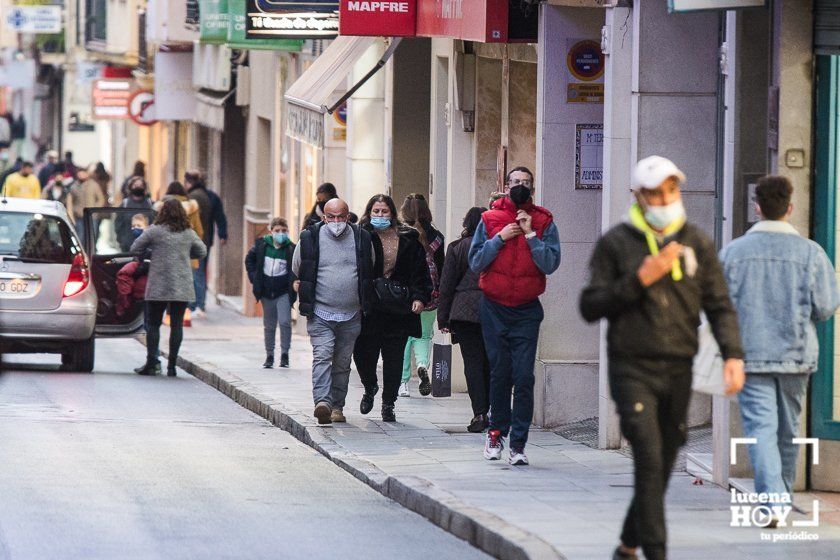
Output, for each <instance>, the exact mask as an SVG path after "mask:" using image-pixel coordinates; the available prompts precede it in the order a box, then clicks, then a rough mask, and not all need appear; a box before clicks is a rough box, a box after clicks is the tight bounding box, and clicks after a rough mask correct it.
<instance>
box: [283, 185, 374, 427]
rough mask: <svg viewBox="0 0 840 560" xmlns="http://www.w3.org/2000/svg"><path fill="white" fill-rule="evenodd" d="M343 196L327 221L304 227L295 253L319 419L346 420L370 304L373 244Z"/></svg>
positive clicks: (326, 216)
mask: <svg viewBox="0 0 840 560" xmlns="http://www.w3.org/2000/svg"><path fill="white" fill-rule="evenodd" d="M349 215H350V209H349V208H348V206H347V203H346V202H344V201H343V200H341V199H338V198H336V199H333V200H330V201H329V202H328V203H327V205H326V206H325V207H324V221H323V222H321V223H319V224H316V225H314V226H311V227H309V228H307V229H306V230H304V231H303V233H301V236H300V243H298V246H297V247H296V248H295V253H294V256H293V257H292V272H293V273H294V275H295V277H296V278H297V280H296V282H295V289H297V290H298V293H299V298H300V304H299V308H300V313H301V315H304V316H305V317H306V318H307V324H306V330H307V332H308V333H309V337H310V340H311V343H312V397H313V400H314V402H315V417H316V418H317V419H318V423H319V424H331V423H332V422H346V419H345V417H344V412H343V409H344V401H345V398H346V397H347V386H348V384H349V382H350V360H351V359H352V357H353V346H354V345H355V343H356V338H357V337H358V336H359V332H360V331H361V328H362V315H363V314H364V313H365V310H366V309H367V308H368V306H369V305H370V297H369V295H368V294H369V293H370V286H371V285H372V282H373V245H372V243H371V238H370V234H369V233H368V232H367V231H365V230H363V229H361V228H359V227H358V226H356V225H353V224H349V223H348V218H349Z"/></svg>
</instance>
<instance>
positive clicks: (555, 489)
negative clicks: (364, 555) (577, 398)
mask: <svg viewBox="0 0 840 560" xmlns="http://www.w3.org/2000/svg"><path fill="white" fill-rule="evenodd" d="M185 332H186V335H185V342H184V344H183V346H182V350H181V362H180V365H181V366H182V367H184V368H185V369H186V370H187V371H189V372H190V373H192V374H193V375H195V376H196V377H199V378H200V379H202V380H204V381H205V382H207V383H208V384H210V385H212V386H214V387H216V388H217V389H219V390H220V391H222V392H224V393H225V394H227V395H228V396H230V397H231V398H233V399H234V400H236V401H237V402H239V403H240V404H241V405H242V406H245V407H247V408H249V409H251V410H253V411H254V412H256V413H257V414H259V415H261V416H264V417H266V418H268V419H269V420H270V421H271V422H273V423H274V424H275V425H277V426H279V427H281V428H282V429H285V430H287V431H289V432H291V433H292V434H293V435H295V437H297V438H299V439H301V440H302V441H304V442H306V443H308V444H309V445H312V446H313V447H315V448H316V449H318V450H319V451H321V452H322V453H324V454H325V455H327V456H328V457H330V458H331V459H332V460H333V461H334V462H335V463H337V464H338V465H340V466H342V467H343V468H345V469H346V470H348V471H349V472H351V473H353V474H354V475H355V476H356V477H357V478H359V479H361V480H363V481H365V482H366V483H368V484H370V485H371V486H372V487H374V488H376V489H377V490H379V491H380V492H382V493H383V494H385V495H386V496H389V497H391V498H393V499H395V500H396V501H398V502H400V503H401V504H403V505H404V506H406V507H409V508H410V509H413V510H414V511H417V512H418V513H421V514H422V515H424V516H426V517H428V518H429V519H430V520H432V521H433V522H435V523H437V524H438V525H440V526H441V527H443V528H444V529H446V530H448V531H450V532H452V533H454V534H456V535H457V536H459V537H461V538H464V539H465V540H468V541H469V542H471V543H473V544H474V545H476V546H478V547H480V548H482V549H483V550H485V551H487V552H489V553H490V554H493V555H495V556H496V557H498V558H570V559H608V558H610V557H611V553H612V550H613V548H614V546H615V544H616V541H617V538H618V534H619V531H620V527H621V522H622V519H623V516H624V513H625V508H626V506H627V504H628V502H629V499H630V496H631V494H632V482H633V480H632V462H631V460H630V459H628V458H627V457H625V456H623V455H621V454H619V453H617V452H613V451H601V450H596V449H592V448H589V447H587V446H585V445H583V444H580V443H576V442H572V441H569V440H567V439H564V438H562V437H560V436H559V435H556V434H554V433H553V432H551V431H543V430H532V432H531V437H530V441H529V444H528V449H527V450H528V457H529V459H530V461H531V466H529V467H511V466H509V465H508V464H507V462H506V461H505V462H501V461H500V462H493V463H489V462H487V461H485V460H484V459H483V457H482V454H481V451H482V446H483V436H482V435H480V434H470V433H467V432H466V424H467V422H468V421H469V419H470V418H471V416H472V414H471V411H470V407H469V400H468V398H467V396H466V395H465V394H457V395H454V396H453V397H452V398H448V399H433V398H431V397H419V394H418V392H417V380H416V379H413V380H412V397H411V398H408V399H400V400H399V401H398V402H397V406H396V414H397V419H398V421H399V422H398V423H396V424H386V423H383V422H382V421H381V419H380V417H379V404H380V400H379V396H377V401H376V406H375V407H374V410H373V412H371V413H370V414H369V415H368V416H362V415H361V414H360V413H359V411H358V403H359V400H360V398H361V395H362V392H363V390H362V386H361V383H360V382H359V380H358V375H357V374H356V373H355V372H354V373H353V374H352V377H351V383H350V393H349V395H348V399H347V407H346V409H345V414H346V416H347V420H348V423H347V424H343V425H342V424H337V425H334V426H332V427H319V426H318V425H317V423H316V421H315V419H314V418H313V417H312V408H313V405H312V398H311V384H310V370H309V368H310V364H311V354H310V352H311V349H310V347H309V342H308V339H307V338H305V337H300V336H295V338H294V341H293V347H292V353H291V363H292V366H293V367H292V368H291V369H285V370H283V369H272V370H264V369H261V367H260V365H261V364H262V362H263V359H264V353H263V347H262V322H261V320H260V319H253V318H246V317H243V316H241V315H239V314H237V313H236V312H233V311H230V310H228V309H224V308H219V307H212V308H210V312H209V316H208V318H207V319H203V320H196V319H194V320H193V327H192V328H189V329H186V330H185ZM161 338H162V339H163V340H164V341H165V340H166V337H165V336H162V337H161ZM278 357H279V356H278ZM506 455H507V453H506V454H505V459H506ZM835 496H836V495H835ZM812 498H813V496H812V495H797V503H810V501H811V499H812ZM729 502H730V496H729V493H728V492H726V491H725V490H723V489H721V488H719V487H716V486H713V485H711V484H709V483H706V484H704V485H695V484H694V478H693V477H691V476H689V475H688V474H687V473H684V472H680V473H675V474H674V477H673V478H672V481H671V485H670V490H669V493H668V524H669V539H670V544H669V546H670V551H671V554H670V557H671V558H674V559H687V560H688V559H701V558H702V559H708V558H715V559H720V560H723V559H730V558H731V559H752V558H762V559H764V560H769V559H786V560H788V559H798V558H802V559H808V560H812V559H814V558H832V557H836V551H837V547H838V546H840V527H838V526H837V525H834V524H832V523H837V522H838V516H840V511H838V510H840V503H838V500H836V499H829V500H822V502H821V512H820V513H821V518H822V521H823V522H822V525H821V526H820V527H818V528H816V529H808V531H809V532H810V533H811V534H812V535H813V534H815V535H818V538H819V540H818V541H809V542H790V541H788V542H776V543H774V542H770V541H768V540H766V539H767V537H768V536H770V538H772V535H774V534H781V533H788V532H791V533H793V532H794V530H793V529H779V530H777V531H775V532H772V531H761V530H759V529H752V528H747V529H745V528H731V527H730V526H729V521H730V510H729V506H730V503H729ZM799 517H800V518H804V517H803V516H799ZM383 530H385V531H387V528H383ZM801 531H802V529H801V528H797V529H796V530H795V532H801ZM762 533H764V536H763V535H762ZM777 538H779V537H777Z"/></svg>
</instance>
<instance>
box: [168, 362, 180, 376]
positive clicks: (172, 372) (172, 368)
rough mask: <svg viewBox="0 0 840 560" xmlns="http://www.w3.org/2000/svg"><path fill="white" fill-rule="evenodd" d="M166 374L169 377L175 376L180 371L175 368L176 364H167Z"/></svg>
mask: <svg viewBox="0 0 840 560" xmlns="http://www.w3.org/2000/svg"><path fill="white" fill-rule="evenodd" d="M166 375H168V376H169V377H175V376H176V375H178V372H177V371H176V370H175V366H173V365H170V366H167V367H166Z"/></svg>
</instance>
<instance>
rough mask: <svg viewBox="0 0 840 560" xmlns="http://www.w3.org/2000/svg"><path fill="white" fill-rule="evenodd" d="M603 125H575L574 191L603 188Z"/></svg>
mask: <svg viewBox="0 0 840 560" xmlns="http://www.w3.org/2000/svg"><path fill="white" fill-rule="evenodd" d="M603 176H604V125H603V124H595V123H592V124H578V125H575V189H578V190H585V189H601V188H603V186H604V180H603Z"/></svg>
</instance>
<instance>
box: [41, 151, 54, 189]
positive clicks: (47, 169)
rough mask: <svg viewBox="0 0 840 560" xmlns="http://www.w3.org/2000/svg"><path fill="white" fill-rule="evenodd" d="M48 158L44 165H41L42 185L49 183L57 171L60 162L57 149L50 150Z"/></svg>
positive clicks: (47, 154)
mask: <svg viewBox="0 0 840 560" xmlns="http://www.w3.org/2000/svg"><path fill="white" fill-rule="evenodd" d="M46 157H47V160H46V161H45V162H44V165H42V166H41V170H40V171H38V182H39V183H41V186H46V184H47V183H49V182H50V179H51V178H52V176H53V175H55V173H56V167H55V166H56V164H57V163H58V152H56V151H55V150H50V151H48V152H47V153H46Z"/></svg>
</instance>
